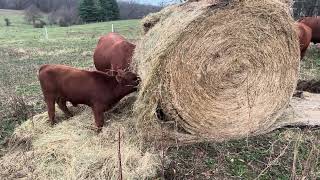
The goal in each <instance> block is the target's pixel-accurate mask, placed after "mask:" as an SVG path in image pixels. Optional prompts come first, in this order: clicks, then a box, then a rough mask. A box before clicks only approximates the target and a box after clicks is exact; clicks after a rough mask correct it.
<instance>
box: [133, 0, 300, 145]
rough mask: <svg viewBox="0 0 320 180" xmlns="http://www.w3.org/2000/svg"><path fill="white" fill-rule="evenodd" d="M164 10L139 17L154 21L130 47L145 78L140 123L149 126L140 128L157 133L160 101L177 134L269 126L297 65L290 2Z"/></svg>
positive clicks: (251, 131) (219, 134)
mask: <svg viewBox="0 0 320 180" xmlns="http://www.w3.org/2000/svg"><path fill="white" fill-rule="evenodd" d="M164 12H165V13H163V12H160V13H158V14H156V15H151V17H147V18H146V20H144V21H147V22H148V21H152V22H153V20H149V19H150V18H151V19H157V20H158V22H157V23H156V24H155V25H154V27H153V28H151V29H149V30H148V32H147V34H146V35H145V36H144V37H143V38H142V40H141V41H142V42H143V43H140V44H139V45H138V46H137V48H136V53H135V55H134V63H135V65H134V67H135V68H136V69H137V72H138V73H139V75H140V77H141V78H142V85H141V90H140V92H139V96H138V100H137V103H136V106H135V112H136V114H137V117H138V118H137V119H138V127H140V128H141V129H146V127H150V129H149V130H147V131H146V132H147V133H146V134H144V136H145V137H147V138H151V139H153V138H154V137H157V136H158V135H159V136H160V135H161V133H159V132H161V130H160V129H161V128H160V124H161V123H162V122H159V121H158V119H157V117H156V111H157V109H159V107H160V109H162V111H163V112H164V114H165V115H166V117H167V120H169V121H171V120H172V121H173V122H176V123H177V124H178V128H179V127H182V129H183V130H185V131H186V132H187V133H185V132H183V133H181V134H179V136H180V135H183V136H182V137H183V138H180V137H179V136H178V135H177V134H176V133H172V136H171V137H172V138H176V136H178V139H180V140H181V139H183V140H186V139H185V138H187V139H188V138H197V137H200V139H199V140H198V141H201V140H204V139H209V140H218V141H221V140H227V139H233V138H241V137H246V136H248V135H256V134H260V133H262V132H265V131H266V130H267V129H269V128H270V127H271V126H272V125H273V123H275V121H276V119H277V118H278V117H279V115H281V113H282V112H283V110H284V109H285V108H286V107H287V105H288V103H289V101H290V98H291V96H292V94H293V91H294V89H295V85H296V81H297V78H298V73H299V54H300V53H299V43H298V37H297V34H296V33H295V31H294V20H293V19H292V17H291V16H290V12H289V7H288V6H287V4H285V3H283V2H280V1H278V0H261V1H260V0H259V1H257V0H242V1H240V0H222V1H199V2H189V3H185V4H182V5H178V6H173V7H172V8H166V9H165V10H164ZM166 12H169V13H166ZM162 14H165V15H162ZM159 16H160V17H159ZM154 22H155V21H154ZM154 132H155V133H154ZM157 132H158V133H157ZM168 132H172V131H168ZM180 132H182V131H180ZM158 139H159V138H158Z"/></svg>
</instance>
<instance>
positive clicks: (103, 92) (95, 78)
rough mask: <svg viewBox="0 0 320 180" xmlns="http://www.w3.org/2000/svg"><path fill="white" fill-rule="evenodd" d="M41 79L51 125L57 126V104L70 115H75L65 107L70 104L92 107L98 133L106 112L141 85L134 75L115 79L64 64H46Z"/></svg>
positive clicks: (121, 75) (40, 71) (41, 69)
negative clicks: (67, 103) (55, 124)
mask: <svg viewBox="0 0 320 180" xmlns="http://www.w3.org/2000/svg"><path fill="white" fill-rule="evenodd" d="M38 78H39V81H40V84H41V89H42V92H43V95H44V99H45V102H46V104H47V108H48V115H49V121H50V122H51V124H52V125H53V124H54V123H55V120H54V118H55V102H57V104H58V106H59V108H60V109H61V110H62V111H63V112H64V113H65V114H66V115H67V116H72V114H71V112H70V111H69V110H68V108H67V106H66V102H67V101H69V102H71V103H72V105H74V106H76V105H78V104H85V105H88V106H90V107H91V108H92V110H93V114H94V119H95V123H96V126H97V127H98V131H100V130H101V128H102V126H103V124H104V115H103V113H104V112H105V111H107V110H109V109H111V108H112V107H113V106H114V105H115V104H116V103H117V102H119V101H120V100H121V99H122V98H123V97H124V96H126V95H128V94H130V93H132V92H134V91H136V90H137V87H136V86H137V85H138V84H139V78H138V77H137V75H136V74H134V73H131V72H123V71H119V72H118V74H117V75H116V76H109V75H108V74H106V73H104V72H99V71H86V70H79V69H76V68H72V67H69V66H65V65H43V66H41V67H40V70H39V75H38Z"/></svg>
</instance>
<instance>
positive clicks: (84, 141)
mask: <svg viewBox="0 0 320 180" xmlns="http://www.w3.org/2000/svg"><path fill="white" fill-rule="evenodd" d="M129 114H130V113H124V114H118V115H117V116H116V115H113V116H112V119H111V120H110V121H109V123H108V126H106V127H104V128H103V131H102V133H100V134H99V135H97V134H96V133H95V131H94V130H93V129H94V123H93V117H92V112H91V109H89V108H86V109H83V110H82V111H79V110H78V112H76V115H75V116H74V117H73V118H70V119H65V118H64V115H63V114H62V112H60V111H58V113H57V119H58V120H59V121H61V122H59V123H58V124H57V125H56V126H54V127H53V128H51V127H49V123H47V121H48V116H47V113H43V114H40V115H37V116H35V117H34V118H32V119H30V120H28V121H27V122H25V123H24V124H22V125H21V126H20V127H19V128H17V129H16V131H15V133H14V135H13V138H12V140H11V142H10V147H11V149H10V151H9V152H8V153H7V154H6V155H5V156H4V157H2V158H1V159H0V179H16V178H27V179H41V180H42V179H117V178H118V176H119V168H118V167H119V166H118V165H119V164H118V163H119V160H118V129H119V128H120V129H121V134H122V139H121V147H122V148H121V153H122V167H123V172H122V173H123V176H124V178H126V179H146V178H147V177H153V176H155V175H156V173H157V170H158V166H159V158H158V155H157V154H156V153H154V152H153V151H152V150H150V149H149V150H143V149H142V147H141V141H140V140H139V139H138V138H137V136H136V135H135V134H136V132H135V130H134V128H132V127H134V126H133V125H132V119H131V118H130V115H129Z"/></svg>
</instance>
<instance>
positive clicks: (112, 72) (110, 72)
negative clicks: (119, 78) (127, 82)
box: [106, 69, 117, 76]
mask: <svg viewBox="0 0 320 180" xmlns="http://www.w3.org/2000/svg"><path fill="white" fill-rule="evenodd" d="M106 74H107V75H108V76H116V75H117V71H114V70H111V69H107V71H106Z"/></svg>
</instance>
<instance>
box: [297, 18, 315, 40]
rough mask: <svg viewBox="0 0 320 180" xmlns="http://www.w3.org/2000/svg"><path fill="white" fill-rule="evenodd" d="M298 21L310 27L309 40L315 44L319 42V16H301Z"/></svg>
mask: <svg viewBox="0 0 320 180" xmlns="http://www.w3.org/2000/svg"><path fill="white" fill-rule="evenodd" d="M298 22H301V23H303V24H305V25H307V26H309V27H310V28H311V30H312V38H311V42H313V43H315V44H317V43H320V16H316V17H303V18H300V19H299V20H298Z"/></svg>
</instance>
